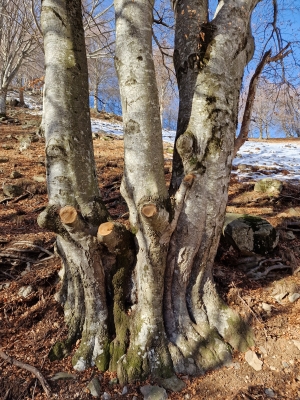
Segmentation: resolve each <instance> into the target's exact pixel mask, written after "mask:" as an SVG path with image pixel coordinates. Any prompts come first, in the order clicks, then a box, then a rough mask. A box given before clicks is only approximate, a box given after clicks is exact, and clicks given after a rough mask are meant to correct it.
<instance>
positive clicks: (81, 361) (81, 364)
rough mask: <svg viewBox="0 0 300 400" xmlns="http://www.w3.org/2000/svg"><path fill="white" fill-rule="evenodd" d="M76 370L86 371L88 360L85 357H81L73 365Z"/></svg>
mask: <svg viewBox="0 0 300 400" xmlns="http://www.w3.org/2000/svg"><path fill="white" fill-rule="evenodd" d="M73 368H74V369H75V370H76V371H79V372H81V371H84V370H85V369H86V362H85V360H84V358H83V357H80V358H79V360H78V361H77V363H76V364H75V365H74V367H73Z"/></svg>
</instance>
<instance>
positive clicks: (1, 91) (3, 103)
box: [0, 88, 7, 117]
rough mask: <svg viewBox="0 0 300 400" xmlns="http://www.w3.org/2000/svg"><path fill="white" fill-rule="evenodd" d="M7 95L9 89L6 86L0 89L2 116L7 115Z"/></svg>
mask: <svg viewBox="0 0 300 400" xmlns="http://www.w3.org/2000/svg"><path fill="white" fill-rule="evenodd" d="M6 96H7V89H6V88H2V89H0V117H5V116H6Z"/></svg>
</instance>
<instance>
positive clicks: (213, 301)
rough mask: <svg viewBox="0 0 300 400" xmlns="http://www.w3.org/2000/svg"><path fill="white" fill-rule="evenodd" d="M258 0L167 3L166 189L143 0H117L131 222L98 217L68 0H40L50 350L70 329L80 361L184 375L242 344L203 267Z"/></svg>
mask: <svg viewBox="0 0 300 400" xmlns="http://www.w3.org/2000/svg"><path fill="white" fill-rule="evenodd" d="M257 2H258V0H248V1H240V0H239V1H238V0H228V1H226V2H223V1H222V2H220V3H219V6H218V9H217V12H216V15H215V17H214V19H213V20H212V21H211V22H209V21H208V16H207V15H208V4H207V3H206V2H205V1H201V2H199V1H196V0H192V2H191V1H189V2H187V0H182V1H181V2H178V3H175V4H174V9H175V14H176V40H175V54H174V61H175V69H176V74H177V79H178V85H179V93H180V109H179V123H178V132H177V137H176V152H175V156H174V164H173V177H172V182H171V188H170V193H171V194H172V196H170V194H169V193H168V190H167V187H166V183H165V178H164V160H163V145H162V129H161V121H160V109H159V98H158V90H157V85H156V80H155V71H154V63H153V58H152V29H151V28H152V20H153V17H152V12H153V5H154V1H151V0H150V1H149V0H147V1H146V0H135V1H132V2H127V1H126V0H115V10H116V32H117V39H116V57H115V63H116V68H117V72H118V77H119V82H120V92H121V100H122V109H123V121H124V132H125V134H124V147H125V154H124V160H125V170H124V177H123V180H122V185H121V192H122V195H123V197H124V198H125V200H126V202H127V205H128V207H129V211H130V225H131V233H130V232H129V231H128V230H126V229H125V228H124V227H123V226H122V225H120V224H116V223H113V222H111V221H107V220H108V215H107V212H106V210H105V208H104V206H103V204H102V202H101V199H100V193H99V189H98V186H97V180H96V175H95V166H94V159H93V149H92V140H91V130H90V123H89V110H88V85H87V68H86V60H85V52H84V39H83V30H82V22H81V13H80V0H75V1H73V2H71V1H70V0H62V1H60V2H59V4H58V3H57V2H56V1H55V0H43V15H42V27H43V32H44V41H45V54H46V79H45V91H44V96H45V97H44V105H45V114H44V124H45V132H46V156H47V182H48V190H49V206H48V207H47V209H46V210H45V211H44V212H43V213H42V214H41V216H40V217H39V222H40V224H41V225H42V226H44V227H48V229H51V230H53V231H55V232H56V233H57V235H58V240H57V248H58V252H59V254H60V256H61V258H62V260H63V264H64V270H63V272H64V273H63V282H62V289H61V292H60V300H61V301H62V303H63V304H64V307H65V316H66V322H67V324H68V325H69V332H70V333H69V340H68V342H67V344H60V350H62V352H64V351H65V347H68V346H69V344H70V343H71V342H73V341H74V339H76V338H78V337H81V344H80V347H79V349H78V350H77V351H76V353H75V356H74V358H73V362H74V367H75V368H76V369H78V370H82V369H84V368H86V367H87V366H88V365H93V364H96V365H97V366H98V367H99V368H100V369H101V370H103V369H105V368H107V367H109V368H110V369H112V370H117V372H118V377H119V379H120V381H121V382H127V381H133V380H136V379H142V378H146V377H149V376H152V377H153V378H157V379H162V378H167V377H170V376H171V375H172V374H174V372H178V373H184V374H190V375H196V374H199V373H203V372H204V371H206V370H207V369H211V368H214V367H216V366H219V365H221V364H222V363H224V362H226V361H227V360H228V359H229V358H230V350H231V348H235V349H240V350H245V349H247V348H248V347H249V346H250V345H252V344H253V338H252V334H251V331H250V330H249V329H248V328H247V327H246V325H245V324H244V323H243V321H242V320H241V319H240V317H239V316H238V315H237V314H236V313H235V312H233V311H232V310H231V309H229V308H228V307H227V306H226V305H225V304H224V302H223V301H222V300H221V298H220V297H219V295H218V293H217V290H216V287H215V284H214V281H213V276H212V268H213V261H214V257H215V254H216V251H217V246H218V241H219V237H220V234H221V228H222V225H223V219H224V214H225V207H226V202H227V188H228V182H229V175H230V169H231V161H232V154H233V148H234V136H235V130H236V123H237V109H238V99H239V91H240V86H241V80H242V76H243V71H244V67H245V65H246V64H247V62H248V61H249V60H250V58H251V56H252V52H253V46H254V44H253V39H252V35H251V32H250V17H251V12H252V10H253V8H254V6H255V5H256V3H257ZM99 225H100V226H99ZM98 227H99V228H98ZM132 234H133V235H134V240H133V235H132ZM109 260H112V263H110V264H109ZM107 299H110V301H107Z"/></svg>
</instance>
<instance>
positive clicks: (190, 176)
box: [183, 174, 195, 185]
mask: <svg viewBox="0 0 300 400" xmlns="http://www.w3.org/2000/svg"><path fill="white" fill-rule="evenodd" d="M194 179H195V175H194V174H187V175H186V176H185V177H184V178H183V181H184V182H185V183H187V184H188V185H192V183H193V182H194Z"/></svg>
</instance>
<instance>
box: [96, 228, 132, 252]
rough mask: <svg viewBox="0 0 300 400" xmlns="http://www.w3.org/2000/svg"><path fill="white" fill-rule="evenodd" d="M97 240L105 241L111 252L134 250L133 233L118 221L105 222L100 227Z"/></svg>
mask: <svg viewBox="0 0 300 400" xmlns="http://www.w3.org/2000/svg"><path fill="white" fill-rule="evenodd" d="M97 240H98V242H99V243H103V244H104V245H105V246H106V247H107V248H108V250H109V251H110V252H111V253H114V254H121V253H122V252H124V251H125V252H127V251H132V249H133V248H134V245H133V235H132V233H131V232H129V231H128V230H127V229H126V227H125V226H124V225H122V224H120V223H118V222H110V221H108V222H104V223H103V224H101V225H100V226H99V228H98V233H97Z"/></svg>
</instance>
